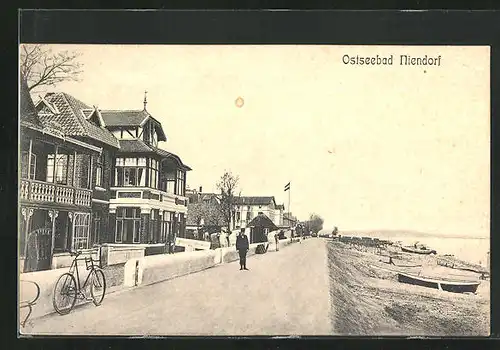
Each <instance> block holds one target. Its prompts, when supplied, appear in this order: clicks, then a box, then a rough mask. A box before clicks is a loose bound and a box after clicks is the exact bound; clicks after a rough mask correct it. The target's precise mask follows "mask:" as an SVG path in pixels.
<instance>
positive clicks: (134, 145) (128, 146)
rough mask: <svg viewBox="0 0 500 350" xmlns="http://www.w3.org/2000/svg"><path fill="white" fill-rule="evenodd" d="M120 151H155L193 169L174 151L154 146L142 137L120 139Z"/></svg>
mask: <svg viewBox="0 0 500 350" xmlns="http://www.w3.org/2000/svg"><path fill="white" fill-rule="evenodd" d="M119 152H120V153H122V152H127V153H154V154H157V155H159V156H161V157H164V158H173V159H175V160H176V161H177V162H178V163H179V165H181V166H182V167H183V168H184V169H185V170H192V169H191V168H190V167H189V166H187V165H185V164H184V163H183V162H182V160H181V158H180V157H179V156H177V155H175V154H174V153H171V152H168V151H165V150H164V149H161V148H158V147H153V146H150V145H148V144H147V143H145V142H144V141H142V140H140V139H135V140H121V141H120V151H119Z"/></svg>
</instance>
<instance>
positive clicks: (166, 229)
mask: <svg viewBox="0 0 500 350" xmlns="http://www.w3.org/2000/svg"><path fill="white" fill-rule="evenodd" d="M173 216H174V213H172V212H169V211H164V212H163V217H162V222H161V243H165V242H166V241H167V238H170V236H171V233H172V221H173Z"/></svg>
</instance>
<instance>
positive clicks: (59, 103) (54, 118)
mask: <svg viewBox="0 0 500 350" xmlns="http://www.w3.org/2000/svg"><path fill="white" fill-rule="evenodd" d="M36 107H37V110H38V116H39V118H40V121H41V122H42V123H43V124H50V123H57V124H58V125H60V126H61V128H62V129H63V131H64V133H65V134H66V135H68V136H80V137H85V138H90V139H92V140H95V141H99V142H102V143H104V144H107V145H109V146H112V147H115V148H119V147H120V143H119V142H118V140H117V139H116V138H115V137H114V136H113V134H111V132H109V131H108V130H106V129H105V128H103V127H99V126H97V125H94V124H92V123H91V122H89V121H88V120H87V117H88V116H89V114H88V113H89V110H92V109H95V108H92V107H90V106H88V105H87V104H85V103H83V102H82V101H80V100H78V99H76V98H75V97H73V96H71V95H69V94H67V93H64V92H59V93H47V94H46V95H45V96H44V97H43V98H41V100H40V101H39V102H38V103H37V105H36Z"/></svg>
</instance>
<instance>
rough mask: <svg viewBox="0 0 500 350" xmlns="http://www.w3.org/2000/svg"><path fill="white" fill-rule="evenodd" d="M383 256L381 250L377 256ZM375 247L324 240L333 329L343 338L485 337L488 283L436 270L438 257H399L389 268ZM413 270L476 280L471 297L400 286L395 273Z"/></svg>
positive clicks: (474, 276) (472, 275) (466, 274)
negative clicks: (328, 273) (362, 336)
mask: <svg viewBox="0 0 500 350" xmlns="http://www.w3.org/2000/svg"><path fill="white" fill-rule="evenodd" d="M382 253H383V252H382ZM379 254H380V251H377V249H376V248H365V247H363V248H360V247H355V246H352V245H348V244H345V243H341V242H338V241H329V242H328V261H329V262H328V264H329V272H330V283H331V286H330V293H331V301H332V312H331V315H332V316H331V317H332V325H333V328H334V332H335V333H336V334H342V335H358V336H359V335H403V336H487V335H489V329H490V282H489V280H482V279H481V280H480V279H479V276H480V274H478V273H473V272H468V271H461V270H456V269H451V268H446V267H443V266H439V265H438V264H437V258H438V257H437V256H434V255H431V256H421V255H417V254H406V253H405V254H401V255H400V258H398V259H396V260H394V262H395V263H396V264H400V265H406V266H408V265H421V267H405V268H401V267H397V266H394V265H390V264H388V263H387V262H388V258H387V257H385V256H383V255H379ZM388 270H400V271H405V272H410V273H411V272H413V273H418V271H420V272H421V274H423V275H426V276H436V277H439V276H443V275H446V276H447V277H448V278H449V277H450V276H451V277H452V278H453V279H462V280H478V281H480V282H481V284H480V285H479V287H478V290H477V292H476V293H475V294H460V293H451V292H446V291H439V290H437V289H433V288H427V287H420V286H414V285H410V284H404V283H400V282H398V280H397V273H395V272H393V271H388Z"/></svg>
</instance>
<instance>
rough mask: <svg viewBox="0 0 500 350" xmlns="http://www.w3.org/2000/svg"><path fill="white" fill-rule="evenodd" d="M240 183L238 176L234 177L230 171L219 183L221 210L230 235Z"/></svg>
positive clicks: (226, 172)
mask: <svg viewBox="0 0 500 350" xmlns="http://www.w3.org/2000/svg"><path fill="white" fill-rule="evenodd" d="M239 181H240V179H239V177H238V176H236V175H233V174H232V173H231V172H230V171H225V172H224V175H222V177H221V178H220V180H219V182H218V183H217V189H218V190H219V191H220V210H221V214H222V218H223V220H224V224H225V225H226V228H227V232H228V235H229V234H230V233H231V222H234V215H235V207H236V204H237V202H236V198H237V196H236V195H235V194H236V189H237V187H238V183H239ZM228 239H229V238H228Z"/></svg>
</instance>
